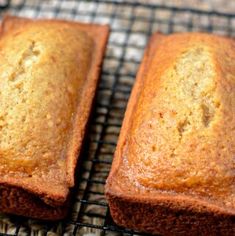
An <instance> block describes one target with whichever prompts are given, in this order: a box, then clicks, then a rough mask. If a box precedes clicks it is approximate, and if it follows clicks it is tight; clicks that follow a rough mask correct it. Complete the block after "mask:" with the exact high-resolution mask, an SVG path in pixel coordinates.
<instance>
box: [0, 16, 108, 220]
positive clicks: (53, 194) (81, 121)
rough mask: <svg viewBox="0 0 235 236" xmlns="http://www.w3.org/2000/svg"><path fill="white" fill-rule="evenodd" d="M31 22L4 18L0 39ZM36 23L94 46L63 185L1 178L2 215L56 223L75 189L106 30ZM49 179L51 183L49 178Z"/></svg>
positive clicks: (37, 180)
mask: <svg viewBox="0 0 235 236" xmlns="http://www.w3.org/2000/svg"><path fill="white" fill-rule="evenodd" d="M30 22H32V20H29V19H25V18H18V17H13V16H6V17H5V18H4V20H3V22H2V27H1V35H4V34H9V33H11V31H14V30H15V29H19V28H22V29H24V27H26V26H27V24H29V23H30ZM35 22H38V23H37V24H40V22H46V24H50V25H51V26H52V27H53V24H58V23H61V24H64V25H69V26H73V27H74V30H75V31H76V30H79V31H81V32H84V33H85V34H87V35H88V36H89V38H91V39H92V41H93V44H94V48H93V49H92V55H91V56H92V57H91V58H92V60H91V65H90V67H89V69H88V74H87V77H86V79H85V82H84V84H83V86H82V90H81V94H80V100H79V103H78V105H77V108H76V113H75V114H76V115H75V118H74V122H73V130H72V134H71V136H70V138H69V140H70V141H69V144H68V147H67V151H66V153H67V154H66V162H65V168H66V170H64V175H63V176H62V182H61V183H60V184H58V185H55V187H54V188H53V187H52V186H53V184H54V183H46V182H43V183H41V182H40V179H37V178H35V179H30V178H23V177H22V178H19V177H18V178H15V177H14V176H5V177H4V176H1V178H0V190H1V192H0V199H1V202H0V210H1V211H3V212H7V213H13V214H19V215H25V216H30V217H34V218H40V219H49V220H56V219H60V218H63V217H64V216H65V215H66V212H67V210H68V209H67V208H68V207H67V206H68V195H69V189H70V188H71V187H73V186H74V171H75V167H76V164H77V158H78V155H79V154H80V151H81V145H82V142H83V138H84V134H85V130H86V126H87V122H88V118H89V115H90V112H91V107H92V102H93V99H94V96H95V92H96V87H97V84H98V79H99V72H100V67H101V63H102V59H103V55H104V51H105V46H106V42H107V38H108V31H109V27H108V26H101V25H95V24H83V23H77V22H68V21H62V20H38V21H35ZM68 44H69V42H68ZM78 53H79V52H78ZM65 109H66V108H65ZM81 114H82V115H81ZM59 174H61V172H60V171H58V174H57V173H56V172H55V173H54V172H53V173H51V175H55V178H57V176H56V175H59ZM62 174H63V173H62ZM45 178H46V176H45ZM50 178H51V179H53V177H52V176H51V177H50ZM58 179H59V180H60V179H61V176H58ZM9 196H10V197H9ZM17 199H18V200H17ZM32 209H33V210H32Z"/></svg>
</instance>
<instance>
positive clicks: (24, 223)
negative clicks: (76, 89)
mask: <svg viewBox="0 0 235 236" xmlns="http://www.w3.org/2000/svg"><path fill="white" fill-rule="evenodd" d="M4 4H6V5H4ZM4 4H3V5H1V6H0V10H1V16H2V13H6V12H7V13H9V14H14V15H17V16H24V17H31V18H62V19H68V20H78V21H82V22H95V23H101V24H109V25H110V27H111V34H110V38H109V43H108V46H107V50H106V56H105V60H104V64H103V69H102V74H101V82H100V85H99V89H98V92H97V98H96V102H95V106H94V111H93V114H92V118H91V122H90V129H89V132H88V136H87V139H86V142H85V146H84V152H83V154H82V157H81V160H82V162H81V163H80V164H81V165H80V168H79V170H78V176H77V180H78V185H77V186H76V188H75V190H74V197H73V201H72V206H71V209H70V214H69V216H68V218H67V219H65V220H64V221H60V222H56V223H51V222H41V221H37V220H32V219H27V218H22V217H16V216H6V215H0V235H86V236H92V235H123V236H127V235H146V234H141V233H138V232H133V231H131V230H128V229H124V228H121V227H118V226H117V225H115V223H114V222H113V221H112V218H111V216H110V213H109V209H108V206H107V203H106V201H105V198H104V184H105V179H106V178H107V176H108V173H109V170H110V167H111V163H112V158H113V153H114V151H115V146H116V142H117V138H118V134H119V131H120V127H121V123H122V119H123V116H124V112H125V108H126V105H127V101H128V98H129V95H130V91H131V88H132V85H133V83H134V79H135V75H136V72H137V69H138V66H139V64H140V61H141V57H142V55H143V51H144V48H145V46H146V44H147V41H148V38H149V36H150V35H151V34H152V33H153V32H156V31H159V32H162V33H166V34H169V33H172V32H185V31H204V32H213V33H217V34H221V35H228V36H234V35H235V14H225V13H219V12H207V11H201V10H197V9H189V8H185V9H183V8H176V7H169V6H163V5H156V4H151V5H148V4H141V3H134V1H133V2H132V3H131V2H124V1H123V2H115V1H112V2H111V1H65V0H64V1H60V0H53V1H40V0H34V1H30V0H17V1H10V2H9V1H5V3H4Z"/></svg>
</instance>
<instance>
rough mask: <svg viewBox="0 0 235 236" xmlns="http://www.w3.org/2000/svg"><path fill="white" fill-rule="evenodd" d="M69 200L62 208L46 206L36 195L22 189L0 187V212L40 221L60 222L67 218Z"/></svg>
mask: <svg viewBox="0 0 235 236" xmlns="http://www.w3.org/2000/svg"><path fill="white" fill-rule="evenodd" d="M69 199H70V196H69V197H68V198H67V200H66V202H65V203H64V204H63V205H62V206H57V207H53V206H50V205H47V204H46V203H45V202H43V201H42V200H41V199H40V198H39V197H37V196H36V195H34V194H32V193H29V192H27V191H25V190H23V189H20V188H16V187H10V186H4V185H0V212H3V213H7V214H14V215H20V216H25V217H31V218H34V219H40V220H50V221H54V220H60V219H63V218H65V217H66V216H67V214H68V208H69Z"/></svg>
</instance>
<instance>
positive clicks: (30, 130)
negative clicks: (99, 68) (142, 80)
mask: <svg viewBox="0 0 235 236" xmlns="http://www.w3.org/2000/svg"><path fill="white" fill-rule="evenodd" d="M75 24H76V23H74V24H73V23H72V24H70V23H66V22H56V21H28V22H27V24H24V25H23V26H22V27H17V28H14V29H11V30H9V31H8V32H5V33H4V34H2V36H1V39H0V61H1V63H0V175H1V179H3V180H4V179H6V180H7V179H9V178H21V180H22V179H23V178H25V179H27V181H30V185H35V189H38V186H39V185H38V183H39V182H40V183H42V185H44V187H45V188H46V186H47V190H48V193H47V194H50V193H51V194H54V193H56V192H57V191H58V194H62V192H64V191H67V190H66V189H67V185H68V184H67V182H66V181H67V180H66V158H67V152H68V145H69V143H70V139H71V135H72V132H73V129H74V119H75V116H76V115H77V114H76V111H77V107H78V105H79V102H80V96H79V95H80V94H81V92H82V89H83V84H84V82H85V81H86V77H87V74H88V70H89V67H90V65H91V61H92V53H93V51H94V47H93V46H94V45H93V40H92V39H91V37H90V36H88V35H87V33H86V32H84V31H82V30H80V29H79V28H77V27H76V25H75ZM82 115H83V114H81V116H82ZM75 155H76V154H75ZM29 179H30V180H29ZM27 181H26V185H28V182H27ZM40 191H41V190H40ZM40 191H39V192H40Z"/></svg>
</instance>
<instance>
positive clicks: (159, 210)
mask: <svg viewBox="0 0 235 236" xmlns="http://www.w3.org/2000/svg"><path fill="white" fill-rule="evenodd" d="M188 35H189V34H188ZM194 36H195V37H200V34H198V33H195V34H194ZM165 37H166V36H164V35H161V34H154V35H153V36H152V37H151V39H150V42H149V44H148V46H147V48H146V51H145V54H144V57H143V61H142V63H141V66H140V69H139V72H138V74H137V78H136V82H135V85H134V88H133V90H132V93H131V97H130V100H129V102H128V106H127V110H126V113H125V118H124V121H123V125H122V129H121V133H120V136H119V140H118V145H117V149H116V152H115V157H114V161H113V164H112V168H111V172H110V174H109V177H108V179H107V183H106V186H105V193H106V197H107V200H108V203H109V206H110V210H111V215H112V216H113V219H114V221H115V222H116V223H117V224H119V225H122V226H124V227H128V228H131V229H135V230H139V231H143V232H148V233H152V234H158V233H160V234H163V235H184V234H186V233H187V232H188V231H190V234H192V235H233V234H234V233H235V211H234V208H233V207H232V206H231V205H229V206H228V207H226V206H225V205H224V204H223V203H221V204H218V201H213V200H209V199H206V198H203V197H200V195H199V196H197V195H194V196H192V195H191V194H188V193H187V192H181V193H179V192H178V193H177V192H174V189H172V191H170V192H169V191H161V189H159V190H157V189H154V188H147V187H146V186H143V185H141V184H139V183H138V181H135V180H133V179H132V178H130V176H128V174H127V173H128V172H129V171H130V169H131V168H133V167H131V166H130V164H129V163H128V155H129V154H128V151H127V149H128V148H127V147H128V144H129V143H128V142H129V139H128V134H130V132H131V131H130V129H131V124H132V120H133V114H134V113H133V111H134V110H135V112H136V109H137V107H136V106H137V102H138V98H139V96H140V93H141V91H142V89H143V83H144V78H146V75H147V74H148V73H147V72H148V70H149V67H150V65H151V61H152V60H153V58H154V57H155V56H157V55H158V54H156V50H157V48H158V45H159V44H160V42H161V40H164V38H165ZM171 37H174V36H173V35H172V36H171ZM182 37H184V36H183V35H182ZM185 37H187V34H186V35H185ZM189 37H191V35H190V36H189ZM206 37H209V36H206ZM213 37H217V36H213ZM219 39H220V37H218V40H219ZM172 40H173V38H172ZM223 40H224V39H223ZM223 42H224V41H223ZM230 42H231V41H230ZM230 42H229V41H228V42H227V43H230ZM168 46H169V48H170V47H171V45H168ZM181 46H182V45H181ZM181 46H179V48H180V47H181ZM179 48H178V49H175V50H179ZM181 48H183V47H181ZM169 50H170V49H169ZM169 50H166V51H169ZM166 51H165V52H164V53H167V52H166ZM158 56H159V60H160V58H162V57H161V56H162V55H158ZM155 58H156V57H155ZM164 58H167V56H164ZM171 63H172V62H171V61H167V60H165V67H164V68H163V67H161V68H158V69H157V70H158V71H157V72H156V73H163V71H165V70H166V68H169V66H170V65H171ZM156 66H157V65H156ZM230 69H231V68H230ZM158 78H159V77H158ZM155 83H156V82H155ZM139 111H140V110H139ZM140 113H141V111H140ZM137 142H138V140H137ZM146 152H148V151H146ZM136 159H137V160H138V157H136ZM137 160H136V161H137ZM132 161H133V160H132ZM137 171H138V170H137ZM143 173H145V174H146V175H148V173H147V172H146V171H145V172H143ZM133 177H134V178H137V177H136V175H135V176H133ZM173 181H174V180H173Z"/></svg>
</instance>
